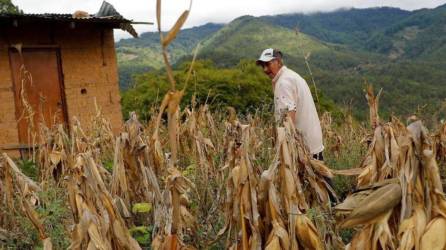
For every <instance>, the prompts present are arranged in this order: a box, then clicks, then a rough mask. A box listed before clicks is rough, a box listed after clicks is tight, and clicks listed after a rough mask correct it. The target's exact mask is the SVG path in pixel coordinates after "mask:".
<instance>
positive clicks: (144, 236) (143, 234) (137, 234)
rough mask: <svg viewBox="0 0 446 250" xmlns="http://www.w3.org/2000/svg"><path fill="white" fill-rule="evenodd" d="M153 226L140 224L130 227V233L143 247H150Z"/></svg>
mask: <svg viewBox="0 0 446 250" xmlns="http://www.w3.org/2000/svg"><path fill="white" fill-rule="evenodd" d="M152 230H153V228H152V227H146V226H138V227H133V228H130V229H129V232H130V235H132V237H133V238H134V239H135V240H136V241H137V242H138V243H139V244H140V246H142V247H149V246H150V244H151V241H152Z"/></svg>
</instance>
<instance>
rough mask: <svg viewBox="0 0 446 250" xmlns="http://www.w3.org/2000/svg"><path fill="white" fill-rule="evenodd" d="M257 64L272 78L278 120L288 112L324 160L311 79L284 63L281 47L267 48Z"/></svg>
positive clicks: (313, 149)
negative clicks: (305, 78)
mask: <svg viewBox="0 0 446 250" xmlns="http://www.w3.org/2000/svg"><path fill="white" fill-rule="evenodd" d="M256 64H257V65H259V66H261V67H262V68H263V72H265V74H267V75H268V76H269V77H270V78H271V79H272V84H273V90H274V116H275V118H276V121H279V120H280V119H281V118H282V117H284V116H285V115H288V116H289V117H290V118H291V120H292V121H293V122H294V125H295V126H296V128H297V129H298V130H299V131H300V132H301V133H302V136H303V138H304V142H305V144H306V146H307V148H308V150H309V151H310V153H311V154H312V155H313V158H314V159H317V160H321V161H322V160H323V155H322V151H323V150H324V145H323V143H322V130H321V124H320V122H319V117H318V114H317V111H316V106H315V104H314V101H313V97H312V96H311V92H310V88H309V87H308V84H307V82H306V81H305V80H304V79H303V78H302V77H301V76H300V75H299V74H297V73H296V72H294V71H292V70H291V69H288V68H287V67H286V66H285V65H283V61H282V52H280V51H279V50H277V49H272V48H269V49H265V50H264V51H263V52H262V54H261V55H260V58H259V59H258V60H257V61H256Z"/></svg>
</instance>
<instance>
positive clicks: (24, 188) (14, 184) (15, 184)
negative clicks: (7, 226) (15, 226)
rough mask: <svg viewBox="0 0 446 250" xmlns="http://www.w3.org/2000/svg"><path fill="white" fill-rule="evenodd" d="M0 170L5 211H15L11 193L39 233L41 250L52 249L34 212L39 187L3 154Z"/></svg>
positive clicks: (49, 240)
mask: <svg viewBox="0 0 446 250" xmlns="http://www.w3.org/2000/svg"><path fill="white" fill-rule="evenodd" d="M0 170H1V171H4V173H2V174H0V176H2V177H4V178H5V180H4V182H5V183H6V185H5V191H6V193H7V196H6V200H7V207H8V208H7V209H9V210H10V211H13V210H14V209H15V208H14V205H13V204H14V201H13V200H12V199H13V193H14V194H17V195H18V197H16V198H17V199H18V200H19V204H20V206H21V211H22V213H23V214H24V215H25V216H26V217H27V218H28V219H29V220H30V221H31V223H32V224H33V226H34V227H35V228H36V229H37V231H38V232H39V238H40V240H42V243H43V249H44V250H51V249H52V248H53V247H52V243H51V238H50V237H49V236H48V235H47V233H46V230H45V227H44V225H43V223H42V222H41V221H40V218H39V215H38V213H37V212H36V210H35V205H37V204H38V203H39V197H38V196H37V192H39V191H41V188H40V186H39V185H38V184H37V183H35V182H34V181H33V180H31V179H30V178H28V177H27V176H26V175H24V174H23V173H22V172H21V171H20V169H19V168H18V167H17V166H16V164H15V163H14V161H13V160H12V159H11V158H9V156H8V155H7V154H6V153H3V154H2V156H1V157H0ZM0 205H1V204H0Z"/></svg>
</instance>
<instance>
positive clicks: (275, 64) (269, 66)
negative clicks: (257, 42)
mask: <svg viewBox="0 0 446 250" xmlns="http://www.w3.org/2000/svg"><path fill="white" fill-rule="evenodd" d="M262 68H263V72H265V74H267V75H268V76H269V78H271V79H273V78H274V77H275V76H276V75H277V73H278V72H279V70H280V63H279V61H278V60H277V59H273V60H271V61H269V62H264V63H262Z"/></svg>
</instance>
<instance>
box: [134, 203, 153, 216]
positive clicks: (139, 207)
mask: <svg viewBox="0 0 446 250" xmlns="http://www.w3.org/2000/svg"><path fill="white" fill-rule="evenodd" d="M150 211H152V204H150V203H135V204H133V207H132V213H134V214H136V213H149V212H150Z"/></svg>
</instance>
